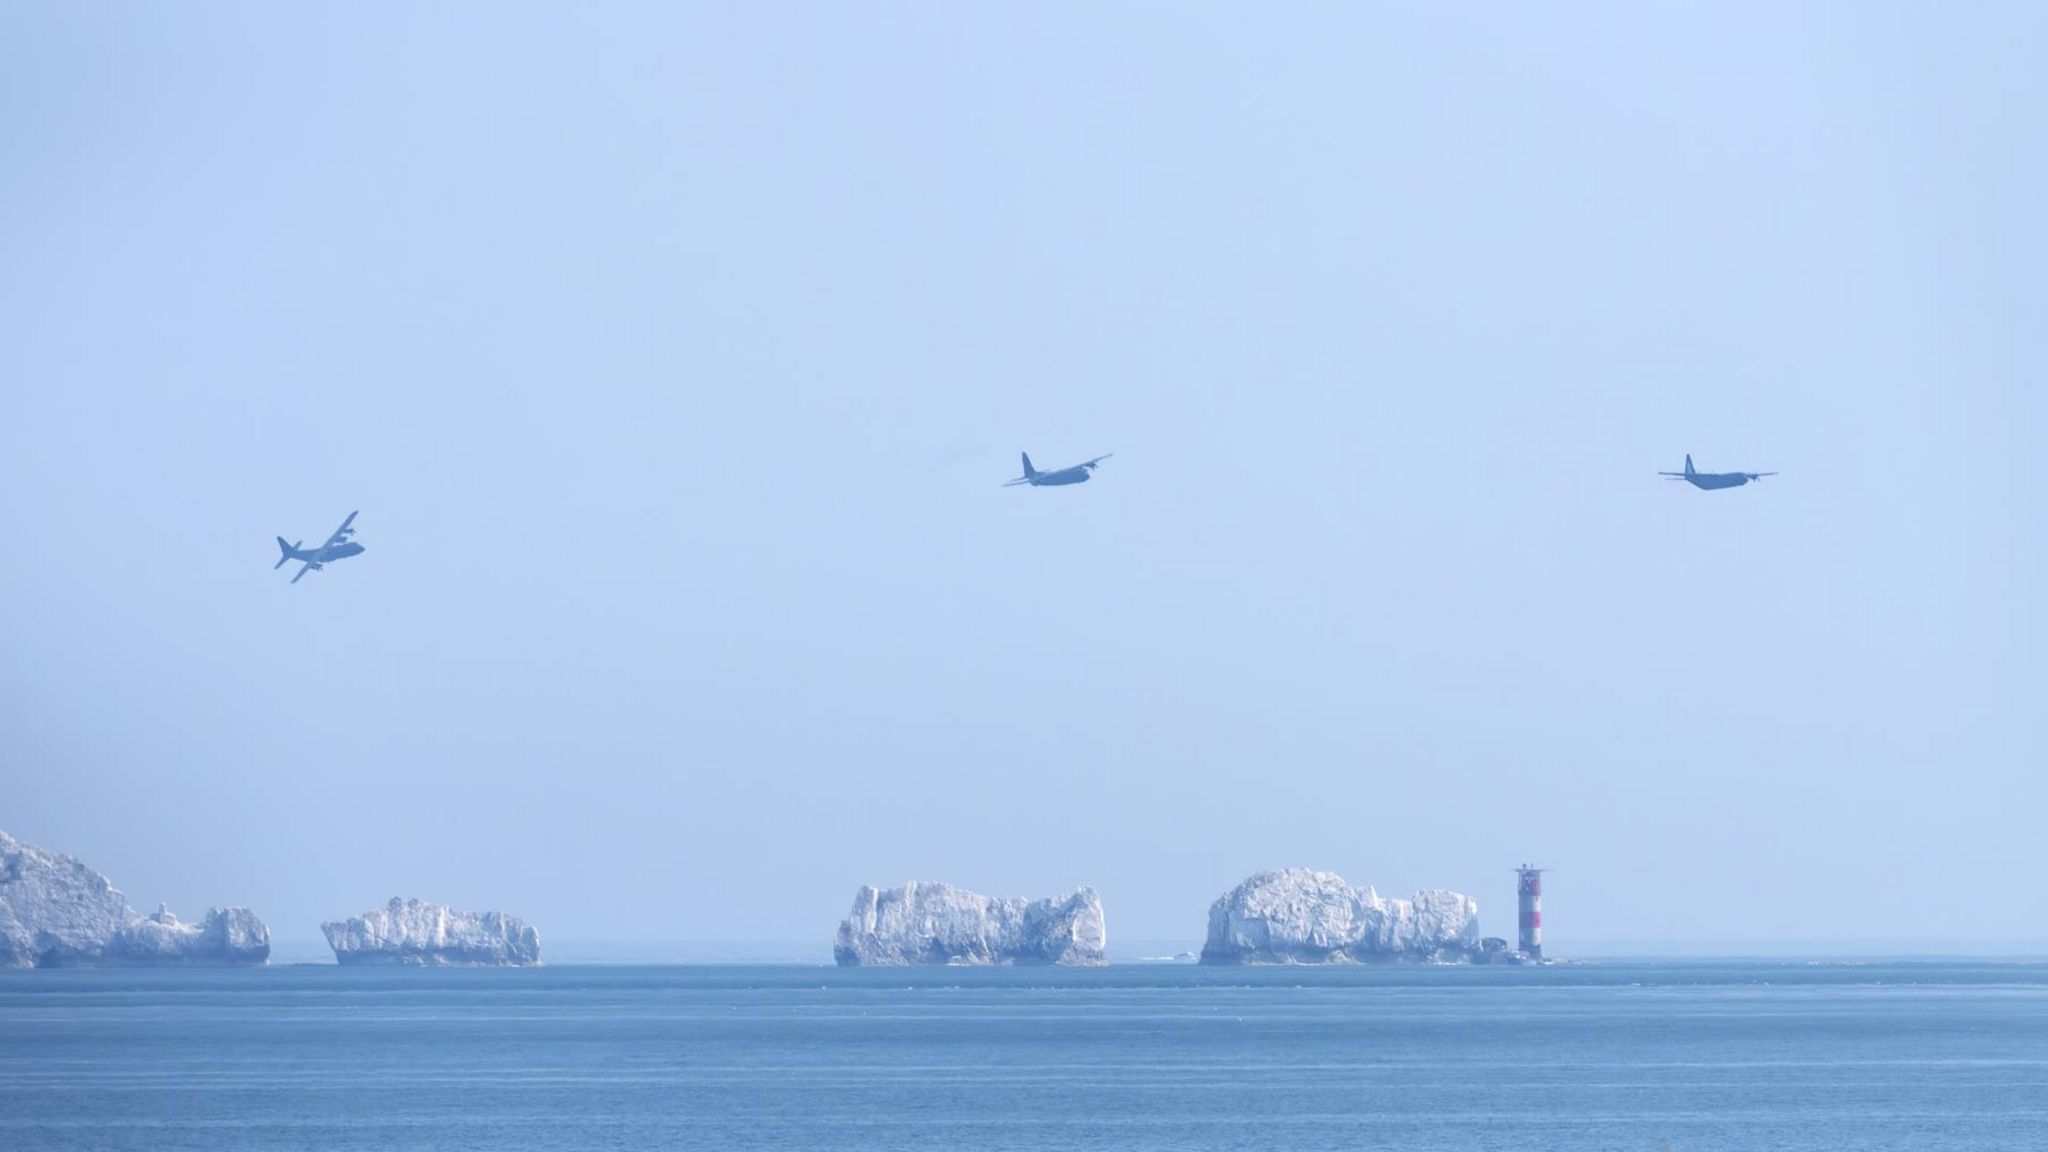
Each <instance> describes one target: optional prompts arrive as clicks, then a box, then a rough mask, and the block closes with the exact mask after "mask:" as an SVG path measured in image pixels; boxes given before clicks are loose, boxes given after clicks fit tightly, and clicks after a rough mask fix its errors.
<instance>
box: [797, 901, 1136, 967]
mask: <svg viewBox="0 0 2048 1152" xmlns="http://www.w3.org/2000/svg"><path fill="white" fill-rule="evenodd" d="M1107 939H1108V937H1107V934H1106V932H1105V930H1104V927H1103V920H1102V900H1101V898H1100V897H1098V896H1096V895H1095V890H1094V889H1092V888H1081V889H1078V890H1076V891H1075V892H1074V893H1072V894H1071V895H1067V896H1056V897H1052V898H1050V899H1045V900H1028V901H1027V900H1022V899H1016V898H1010V899H1002V898H998V897H992V896H983V895H982V894H981V893H979V892H969V891H966V890H965V889H961V888H955V887H953V886H952V885H950V884H931V883H913V884H905V885H903V886H901V887H898V888H888V889H878V888H872V887H867V886H862V888H861V890H860V891H859V892H858V893H856V894H855V895H854V898H853V913H852V914H851V915H849V916H848V917H847V918H846V919H845V920H844V921H842V922H841V923H840V925H839V936H838V939H837V940H836V941H835V942H834V944H833V947H832V958H833V959H834V960H836V961H838V962H839V963H840V964H842V965H846V966H860V965H894V964H1074V965H1092V964H1102V963H1105V962H1106V957H1105V956H1104V947H1105V943H1106V941H1107Z"/></svg>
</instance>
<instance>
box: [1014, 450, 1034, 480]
mask: <svg viewBox="0 0 2048 1152" xmlns="http://www.w3.org/2000/svg"><path fill="white" fill-rule="evenodd" d="M1018 455H1020V456H1022V457H1024V478H1025V479H1026V480H1029V479H1031V478H1032V477H1033V476H1036V475H1038V469H1036V468H1033V467H1032V466H1031V453H1029V452H1020V453H1018Z"/></svg>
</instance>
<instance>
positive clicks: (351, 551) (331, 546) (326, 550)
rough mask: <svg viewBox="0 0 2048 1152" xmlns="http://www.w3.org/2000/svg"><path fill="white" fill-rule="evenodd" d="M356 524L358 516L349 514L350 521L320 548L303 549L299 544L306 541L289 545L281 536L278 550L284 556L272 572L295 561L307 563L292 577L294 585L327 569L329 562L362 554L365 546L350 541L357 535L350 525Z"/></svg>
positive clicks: (273, 567) (271, 567)
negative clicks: (301, 578)
mask: <svg viewBox="0 0 2048 1152" xmlns="http://www.w3.org/2000/svg"><path fill="white" fill-rule="evenodd" d="M355 522H356V514H355V513H354V512H351V513H349V514H348V519H346V520H343V521H342V522H341V527H339V528H336V529H335V530H334V535H332V536H329V537H328V538H327V542H326V543H325V544H322V545H320V546H319V547H318V548H307V549H301V548H300V547H299V544H304V543H305V541H304V540H301V541H299V543H298V544H287V543H285V542H284V537H282V536H279V537H278V538H277V550H278V551H279V552H282V553H284V555H282V556H280V557H278V558H277V563H275V564H273V565H271V566H270V570H271V571H273V572H275V571H277V570H278V569H279V568H282V567H284V566H285V565H286V564H288V563H290V562H291V561H293V560H303V561H305V564H306V566H305V567H304V568H301V569H299V571H298V574H297V575H295V576H293V577H292V583H294V584H297V583H298V582H299V578H300V577H302V576H304V575H305V574H306V573H308V572H318V571H319V570H320V569H322V568H325V567H326V566H327V562H328V561H329V560H346V559H347V558H349V557H350V556H355V555H358V554H360V553H361V552H362V550H363V546H362V545H361V544H358V543H356V542H355V541H354V540H351V539H349V537H351V536H354V535H355V534H356V530H355V529H354V528H351V527H349V525H351V524H354V523H355Z"/></svg>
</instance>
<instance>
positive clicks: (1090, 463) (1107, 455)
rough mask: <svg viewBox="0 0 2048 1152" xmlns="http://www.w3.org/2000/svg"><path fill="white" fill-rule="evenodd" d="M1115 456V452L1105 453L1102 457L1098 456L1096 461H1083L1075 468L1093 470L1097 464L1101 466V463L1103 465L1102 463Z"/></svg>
mask: <svg viewBox="0 0 2048 1152" xmlns="http://www.w3.org/2000/svg"><path fill="white" fill-rule="evenodd" d="M1114 455H1116V453H1114V452H1104V453H1103V454H1102V455H1100V456H1097V457H1096V458H1095V459H1093V460H1083V461H1081V462H1080V463H1079V464H1076V465H1075V467H1076V468H1093V467H1095V466H1096V465H1097V464H1100V463H1102V462H1103V461H1104V460H1107V459H1109V458H1110V457H1111V456H1114Z"/></svg>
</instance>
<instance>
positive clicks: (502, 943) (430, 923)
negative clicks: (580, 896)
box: [320, 896, 540, 967]
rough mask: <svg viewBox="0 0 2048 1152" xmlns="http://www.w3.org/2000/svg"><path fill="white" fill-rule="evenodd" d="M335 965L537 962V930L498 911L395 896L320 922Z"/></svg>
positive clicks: (512, 963) (538, 956) (538, 959)
mask: <svg viewBox="0 0 2048 1152" xmlns="http://www.w3.org/2000/svg"><path fill="white" fill-rule="evenodd" d="M320 932H321V934H322V935H324V936H326V937H327V946H328V947H330V948H332V949H334V959H335V961H336V962H337V963H341V964H406V965H425V966H432V967H443V966H452V965H526V964H538V963H540V933H539V932H537V931H535V930H534V929H533V927H532V926H531V925H529V924H527V923H526V922H525V921H524V920H521V919H520V918H519V917H517V916H507V915H505V914H504V913H503V912H457V911H456V910H454V909H453V908H448V907H444V906H442V905H440V904H429V903H427V902H425V901H422V900H400V899H399V898H398V897H396V896H393V897H392V898H391V903H389V904H386V905H385V906H384V907H382V908H373V909H371V910H370V911H368V912H365V913H363V914H362V915H360V916H351V917H349V918H348V919H346V920H336V921H334V922H332V923H328V924H322V925H321V926H320Z"/></svg>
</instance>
